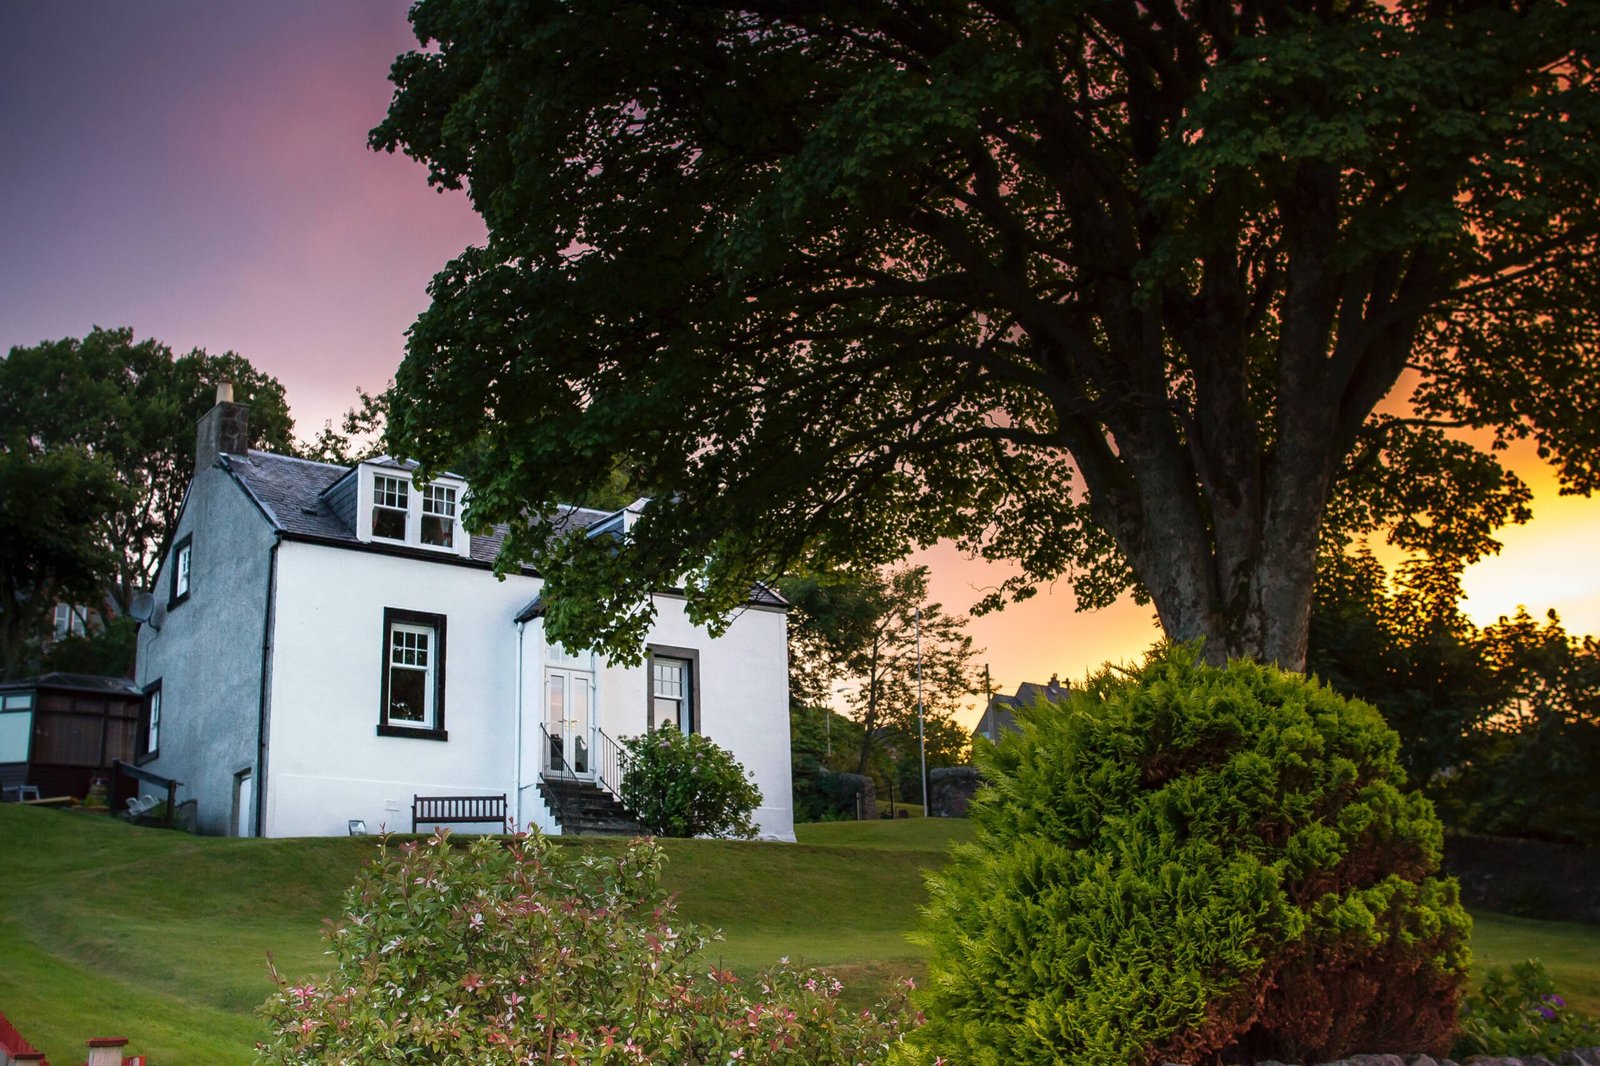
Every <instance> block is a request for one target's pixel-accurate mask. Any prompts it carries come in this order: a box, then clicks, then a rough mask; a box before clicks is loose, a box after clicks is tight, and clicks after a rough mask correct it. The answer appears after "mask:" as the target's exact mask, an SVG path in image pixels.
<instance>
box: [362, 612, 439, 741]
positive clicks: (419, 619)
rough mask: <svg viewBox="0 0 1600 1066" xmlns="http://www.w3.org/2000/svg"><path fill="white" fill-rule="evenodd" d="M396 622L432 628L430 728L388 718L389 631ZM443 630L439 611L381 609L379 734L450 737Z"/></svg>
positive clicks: (419, 737)
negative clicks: (445, 708)
mask: <svg viewBox="0 0 1600 1066" xmlns="http://www.w3.org/2000/svg"><path fill="white" fill-rule="evenodd" d="M397 622H398V623H401V624H403V625H414V626H427V627H429V628H431V629H432V630H433V636H434V643H435V647H434V648H433V649H432V650H431V651H430V654H431V655H433V656H434V662H435V667H434V671H433V726H432V728H429V727H427V726H418V725H410V724H405V723H399V722H396V723H392V724H391V723H390V721H389V631H390V629H392V628H393V627H394V625H395V623H397ZM444 630H445V616H444V615H442V614H429V613H428V612H426V611H407V610H404V609H402V608H399V607H385V608H384V609H383V632H382V634H381V637H382V640H381V648H380V652H379V656H378V672H379V682H378V690H379V693H380V695H379V698H378V736H380V737H409V738H411V739H413V740H449V739H450V734H449V733H447V732H445V728H444V667H445V639H444V638H445V632H444Z"/></svg>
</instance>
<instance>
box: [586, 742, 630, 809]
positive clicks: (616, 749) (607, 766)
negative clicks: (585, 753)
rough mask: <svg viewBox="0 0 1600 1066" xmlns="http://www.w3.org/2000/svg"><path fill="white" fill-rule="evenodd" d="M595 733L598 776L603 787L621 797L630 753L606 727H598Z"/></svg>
mask: <svg viewBox="0 0 1600 1066" xmlns="http://www.w3.org/2000/svg"><path fill="white" fill-rule="evenodd" d="M594 734H595V741H596V743H595V748H596V752H595V754H597V755H598V756H599V758H598V759H597V760H595V761H596V763H597V772H596V777H597V778H598V780H599V782H600V786H601V787H602V788H604V789H605V790H606V791H607V792H610V793H611V794H612V795H613V796H617V797H618V798H621V796H622V779H623V777H624V776H625V775H626V774H627V772H628V753H627V752H626V751H624V750H623V748H622V745H620V744H618V743H617V742H616V741H615V740H612V739H611V738H610V737H609V736H607V735H606V731H605V730H604V729H599V728H596V729H595V731H594Z"/></svg>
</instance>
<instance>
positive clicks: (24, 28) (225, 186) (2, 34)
mask: <svg viewBox="0 0 1600 1066" xmlns="http://www.w3.org/2000/svg"><path fill="white" fill-rule="evenodd" d="M405 11H406V5H405V4H404V3H403V2H400V0H359V2H357V0H340V2H337V3H330V2H303V0H271V2H266V3H259V2H228V3H222V2H217V0H210V2H202V0H154V2H148V3H139V4H129V3H121V2H117V3H113V2H110V0H96V2H78V3H47V2H38V3H30V2H27V0H22V2H15V0H12V2H8V3H6V4H4V5H0V145H4V147H5V151H4V153H3V158H4V163H3V164H0V175H3V177H0V190H3V195H0V346H3V347H7V348H9V347H10V346H11V345H14V344H33V343H37V342H38V341H41V340H45V339H55V338H60V337H65V336H82V335H83V334H85V333H87V332H88V330H89V328H90V327H91V326H94V325H101V326H131V327H133V330H134V332H135V334H136V335H137V336H139V337H145V336H153V337H156V338H158V339H160V340H162V341H164V342H166V343H167V344H170V345H171V346H172V347H173V348H174V349H175V350H178V351H187V350H188V349H189V348H192V347H202V348H206V349H207V350H209V351H212V352H220V351H225V350H228V349H232V350H234V351H237V352H238V353H239V354H241V355H243V356H245V357H246V358H248V359H250V361H251V362H253V363H254V364H255V365H256V366H257V367H259V368H261V369H263V370H265V371H267V372H268V373H271V374H273V375H275V376H276V377H277V378H278V379H279V380H280V381H282V382H283V384H284V386H285V388H286V389H287V391H288V395H289V402H290V404H291V406H292V407H293V409H294V414H295V417H296V421H297V429H298V431H299V433H300V434H301V435H302V436H309V435H311V434H312V433H314V432H315V430H316V429H317V427H318V426H319V425H320V424H321V423H322V421H323V420H325V419H327V418H331V417H336V416H337V415H338V414H339V413H340V412H341V411H343V410H344V408H346V407H348V406H350V404H351V403H352V402H353V401H354V399H355V389H356V387H357V386H358V385H360V386H364V387H366V388H368V389H377V388H381V387H382V386H383V385H384V384H385V383H386V382H387V381H388V380H389V379H390V378H391V377H392V376H393V374H394V369H395V367H396V366H397V365H398V363H399V361H400V357H401V355H402V352H403V344H404V332H405V330H406V328H407V327H408V326H409V325H410V324H411V322H412V320H413V319H414V318H415V317H416V315H417V313H418V312H419V311H421V310H422V308H423V307H424V306H426V302H427V296H426V292H425V291H424V289H425V286H426V285H427V282H428V279H429V278H430V277H431V276H432V275H433V273H434V271H436V270H437V269H438V268H439V267H441V266H443V265H444V263H445V262H446V261H447V260H448V259H449V258H450V257H451V256H453V255H455V254H456V253H457V252H459V251H460V250H461V249H462V248H464V247H465V246H466V245H468V244H469V243H474V242H477V241H480V240H481V239H482V234H483V229H482V225H481V224H480V223H479V221H478V219H477V217H476V216H475V215H473V214H472V212H471V210H470V209H469V208H468V206H467V203H466V199H465V197H463V196H461V195H459V194H449V195H443V196H441V195H439V194H438V193H436V192H434V191H432V190H431V189H429V188H428V186H427V184H426V182H425V180H424V171H423V169H422V167H420V166H419V165H417V164H415V163H412V162H411V161H410V160H407V159H405V158H403V157H399V156H388V155H381V154H378V153H375V152H372V151H370V150H368V149H367V147H366V135H367V131H368V130H369V129H370V128H371V127H372V126H373V125H374V124H375V123H377V122H378V121H379V119H381V118H382V117H383V115H384V112H385V110H386V108H387V106H388V100H389V89H390V86H389V83H388V81H387V73H388V69H389V64H390V63H391V62H393V60H394V57H395V56H396V55H397V54H398V53H399V52H401V51H402V50H404V49H406V48H408V47H411V46H412V45H413V44H414V38H413V37H412V36H411V33H410V27H409V25H408V24H407V23H406V19H405Z"/></svg>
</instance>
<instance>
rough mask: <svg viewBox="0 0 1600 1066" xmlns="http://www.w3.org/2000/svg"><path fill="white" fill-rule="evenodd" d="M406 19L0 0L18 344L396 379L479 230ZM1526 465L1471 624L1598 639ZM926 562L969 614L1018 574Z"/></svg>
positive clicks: (1580, 555) (1588, 529)
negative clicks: (433, 282) (407, 107)
mask: <svg viewBox="0 0 1600 1066" xmlns="http://www.w3.org/2000/svg"><path fill="white" fill-rule="evenodd" d="M406 6H407V5H406V3H405V2H404V0H340V2H337V3H329V2H320V0H319V2H310V0H271V2H268V3H262V2H258V0H148V2H144V3H140V4H128V3H123V2H113V0H56V2H44V0H40V2H28V0H11V2H8V3H5V4H0V145H3V154H0V348H9V347H11V346H12V345H29V344H35V343H38V342H39V341H42V340H47V339H57V338H61V337H67V336H82V335H84V334H85V333H87V332H88V330H89V329H90V327H91V326H95V325H101V326H107V327H111V326H131V327H132V328H133V330H134V332H135V334H136V336H138V337H140V338H143V337H147V336H149V337H156V338H158V339H160V340H162V341H164V342H165V343H167V344H169V345H171V346H172V347H173V348H174V349H175V350H178V351H187V350H188V349H190V348H192V347H202V348H206V349H207V350H209V351H212V352H221V351H225V350H229V349H232V350H234V351H237V352H238V353H239V354H241V355H243V356H245V357H247V358H248V359H250V361H251V362H252V363H254V364H255V365H256V366H257V367H259V368H260V369H262V370H264V371H266V372H268V373H270V374H273V375H274V376H276V377H277V378H278V379H279V380H280V381H282V382H283V384H284V387H285V388H286V389H287V391H288V396H289V401H290V403H291V405H292V407H293V411H294V415H295V419H296V423H297V429H298V432H299V433H300V435H302V436H310V435H312V434H313V433H314V432H315V431H316V429H317V428H318V427H319V426H320V425H321V424H322V423H323V421H324V420H327V419H331V418H335V417H337V416H338V415H339V414H340V412H342V411H343V410H344V409H345V408H346V407H348V406H350V405H351V403H352V402H353V401H354V399H355V390H356V388H357V387H358V386H360V387H365V388H367V389H369V390H376V389H381V388H383V387H384V385H385V384H386V383H387V382H388V381H389V380H390V378H391V377H392V376H393V374H394V370H395V367H396V366H397V365H398V363H399V361H400V358H401V356H402V354H403V343H404V336H403V335H404V332H405V330H406V328H407V327H408V326H409V325H410V324H411V322H412V320H413V319H414V318H415V317H416V315H417V313H418V312H419V311H421V310H422V309H423V307H424V306H425V305H426V302H427V297H426V293H425V291H424V287H425V285H426V284H427V281H428V279H429V278H430V277H431V276H432V275H433V273H434V272H435V271H436V270H438V269H439V268H440V267H441V266H443V264H444V263H445V261H446V260H447V259H449V258H450V257H451V256H453V255H455V254H456V253H457V252H459V251H460V250H461V249H462V248H463V247H465V246H466V245H468V244H470V243H474V242H478V241H481V239H482V236H483V227H482V225H481V223H480V222H479V220H478V218H477V217H476V216H475V215H474V214H473V213H472V212H471V210H470V209H469V207H468V205H467V202H466V200H465V198H464V197H463V196H461V195H456V194H451V195H440V194H439V193H436V192H434V191H432V190H431V189H429V188H428V186H427V184H426V182H425V180H424V171H423V169H422V168H421V167H420V166H418V165H417V164H414V163H412V162H410V161H409V160H406V159H404V158H401V157H394V156H387V155H379V154H376V153H374V152H371V151H369V150H368V149H367V148H366V134H367V130H368V129H370V128H371V127H372V126H373V125H374V124H375V123H376V122H377V121H378V120H379V119H380V118H381V117H382V116H383V114H384V112H385V110H386V108H387V105H388V100H389V90H390V86H389V83H388V81H387V80H386V76H387V72H388V69H389V64H390V63H391V62H392V61H393V59H394V57H395V55H396V54H397V53H399V52H400V51H403V50H404V49H406V48H407V47H410V46H411V45H412V44H413V43H414V39H413V38H412V37H411V34H410V28H409V26H408V25H407V23H406V20H405V11H406ZM1513 460H1514V462H1515V464H1516V466H1517V469H1519V470H1521V471H1522V472H1523V474H1524V476H1525V477H1527V478H1528V480H1529V482H1530V484H1532V485H1533V487H1534V489H1535V492H1536V494H1537V495H1536V499H1535V504H1534V507H1535V515H1536V517H1535V520H1534V521H1533V522H1532V523H1531V524H1529V525H1528V526H1525V527H1520V528H1512V529H1508V530H1505V531H1503V535H1502V539H1503V540H1504V542H1505V545H1506V547H1505V550H1504V552H1502V553H1501V555H1500V556H1498V557H1496V558H1493V559H1491V560H1488V561H1486V562H1484V563H1481V564H1479V565H1478V566H1475V567H1473V568H1472V569H1471V570H1470V571H1469V572H1468V575H1467V580H1466V587H1467V592H1468V594H1469V597H1470V598H1469V601H1468V603H1467V605H1466V606H1467V610H1468V612H1469V614H1471V615H1472V617H1473V618H1474V619H1475V620H1477V621H1478V622H1479V623H1484V622H1488V621H1492V620H1493V619H1494V618H1495V617H1496V616H1498V615H1500V614H1505V613H1509V612H1511V611H1514V610H1515V609H1516V607H1517V605H1518V604H1519V603H1522V604H1527V605H1528V607H1529V608H1530V609H1533V610H1534V611H1536V612H1538V613H1541V614H1542V612H1543V611H1544V610H1545V609H1547V608H1550V607H1554V608H1556V609H1557V610H1559V611H1560V612H1561V615H1562V618H1563V620H1564V621H1565V622H1566V624H1567V626H1568V628H1569V630H1572V631H1574V632H1580V633H1596V632H1600V501H1596V500H1584V499H1572V498H1562V497H1558V496H1557V494H1556V485H1555V481H1554V478H1553V477H1552V476H1551V475H1550V474H1549V473H1548V472H1546V471H1545V470H1544V469H1542V468H1541V467H1540V466H1539V465H1538V463H1537V461H1536V460H1535V459H1534V457H1533V456H1532V455H1531V452H1514V453H1513ZM924 558H925V559H926V560H927V561H928V562H930V563H932V564H933V566H934V570H935V575H936V576H935V587H934V591H935V594H936V596H937V597H938V598H940V599H941V600H942V601H943V602H944V603H945V605H946V606H947V607H950V608H954V609H958V610H959V609H965V608H966V607H968V606H969V605H970V604H971V603H972V601H974V600H975V599H977V598H978V596H979V595H980V594H981V590H983V589H984V588H985V587H986V586H992V585H994V584H997V583H998V581H999V580H1000V578H1001V577H1002V576H1003V573H1002V572H1001V571H998V570H997V569H995V568H992V567H989V566H986V565H985V564H982V563H975V562H971V561H968V560H965V559H962V558H961V557H960V556H959V555H958V554H957V553H955V552H954V551H951V550H944V549H935V550H933V551H931V552H928V553H925V555H924ZM972 632H973V634H974V635H975V637H976V639H977V643H978V644H979V645H981V646H983V647H985V648H986V649H987V654H986V655H985V656H984V659H985V660H986V661H987V662H988V663H989V664H990V665H991V668H992V672H993V676H994V678H995V680H996V681H997V683H998V684H999V686H1001V687H1003V688H1004V689H1005V690H1006V691H1010V690H1012V689H1014V688H1015V686H1016V685H1017V683H1018V682H1021V681H1026V680H1032V681H1044V680H1045V679H1046V678H1048V676H1049V675H1050V674H1051V673H1052V672H1057V673H1059V674H1061V676H1062V677H1063V678H1066V679H1075V678H1080V677H1082V676H1083V674H1084V673H1085V672H1086V671H1087V670H1089V669H1091V668H1093V667H1095V666H1097V665H1098V664H1100V663H1102V662H1104V661H1106V660H1108V659H1109V660H1118V661H1121V660H1126V659H1129V658H1132V657H1135V656H1137V655H1138V654H1139V653H1140V651H1142V650H1143V648H1145V647H1146V646H1147V645H1148V644H1149V642H1150V641H1151V640H1152V639H1153V638H1154V637H1155V635H1156V628H1155V625H1154V622H1153V620H1152V611H1151V610H1150V609H1149V608H1144V607H1139V606H1137V605H1134V604H1132V603H1122V604H1119V605H1117V606H1116V607H1114V608H1112V609H1110V610H1107V611H1103V612H1099V613H1095V614H1078V613H1075V612H1074V611H1073V601H1072V597H1071V594H1070V592H1069V591H1068V590H1067V588H1066V587H1065V584H1064V583H1063V584H1061V585H1059V586H1058V587H1056V588H1053V589H1046V590H1042V591H1041V593H1040V594H1039V596H1037V597H1036V598H1035V599H1034V600H1032V601H1030V602H1029V603H1027V604H1024V605H1022V606H1020V607H1017V608H1013V609H1009V610H1007V611H1005V612H1003V613H1002V614H1000V615H996V616H990V617H987V618H983V619H979V620H977V621H976V622H974V623H973V625H972ZM974 706H976V704H975V705H974ZM975 713H976V712H974V715H975Z"/></svg>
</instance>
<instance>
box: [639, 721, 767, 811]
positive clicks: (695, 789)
mask: <svg viewBox="0 0 1600 1066" xmlns="http://www.w3.org/2000/svg"><path fill="white" fill-rule="evenodd" d="M622 748H623V750H624V751H625V752H627V756H628V761H627V765H626V767H625V768H624V770H623V774H622V787H621V790H620V792H619V796H620V798H621V800H622V804H623V806H625V807H627V808H628V811H629V812H630V813H631V814H632V815H633V816H634V817H635V818H637V819H638V820H639V822H640V823H641V824H642V825H643V826H644V827H645V828H646V829H647V830H648V831H649V832H651V833H654V834H656V835H658V836H665V837H697V836H712V837H746V838H748V837H753V836H755V835H756V826H755V823H754V822H753V821H751V818H750V815H751V814H753V813H754V812H755V809H756V808H757V807H759V806H761V790H760V789H759V788H757V787H756V785H755V781H754V780H753V779H752V778H751V776H750V774H749V773H748V772H747V771H746V770H745V768H744V767H743V766H741V765H739V762H738V761H737V760H736V759H734V757H733V755H732V754H731V753H729V752H728V750H727V749H725V748H723V747H720V746H719V745H718V744H717V743H716V742H715V741H713V740H710V739H708V738H707V737H706V736H705V735H704V734H701V733H688V734H686V733H684V732H683V731H682V730H680V729H679V728H678V727H677V726H676V725H675V724H672V723H668V724H665V725H661V726H659V727H657V728H656V729H655V730H654V731H652V732H649V733H644V734H642V735H640V736H637V737H623V738H622Z"/></svg>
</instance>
